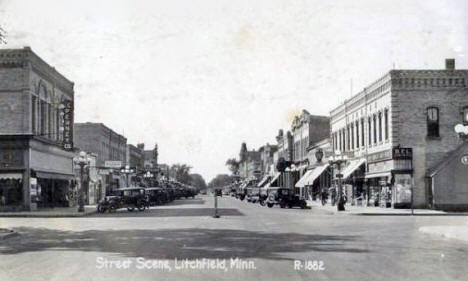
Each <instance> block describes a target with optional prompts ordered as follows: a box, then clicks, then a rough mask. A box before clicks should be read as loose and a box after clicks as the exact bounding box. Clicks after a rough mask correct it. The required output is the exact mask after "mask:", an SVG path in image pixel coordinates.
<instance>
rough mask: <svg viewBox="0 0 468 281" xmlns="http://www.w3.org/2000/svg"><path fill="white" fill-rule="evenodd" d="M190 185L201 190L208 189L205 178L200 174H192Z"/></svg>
mask: <svg viewBox="0 0 468 281" xmlns="http://www.w3.org/2000/svg"><path fill="white" fill-rule="evenodd" d="M190 185H191V186H194V187H196V188H198V189H199V190H203V189H206V182H205V179H204V178H203V177H202V176H201V175H200V174H190Z"/></svg>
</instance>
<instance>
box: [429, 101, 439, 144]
mask: <svg viewBox="0 0 468 281" xmlns="http://www.w3.org/2000/svg"><path fill="white" fill-rule="evenodd" d="M427 136H428V137H439V108H437V107H429V108H427Z"/></svg>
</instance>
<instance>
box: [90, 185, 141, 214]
mask: <svg viewBox="0 0 468 281" xmlns="http://www.w3.org/2000/svg"><path fill="white" fill-rule="evenodd" d="M147 206H148V201H147V200H146V196H145V189H144V188H143V187H124V188H119V189H115V190H114V191H112V193H111V195H110V196H106V197H105V198H104V199H102V200H101V201H100V202H99V204H98V206H97V209H98V212H100V213H104V212H105V211H109V212H115V211H116V210H117V209H121V208H127V210H128V211H129V212H133V211H134V210H135V209H137V210H138V211H140V212H142V211H144V210H145V209H146V207H147Z"/></svg>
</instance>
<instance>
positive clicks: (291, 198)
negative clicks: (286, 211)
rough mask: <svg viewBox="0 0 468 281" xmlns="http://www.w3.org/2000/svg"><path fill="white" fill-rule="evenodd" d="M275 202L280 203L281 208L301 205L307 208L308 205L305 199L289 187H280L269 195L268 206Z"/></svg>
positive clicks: (302, 207)
mask: <svg viewBox="0 0 468 281" xmlns="http://www.w3.org/2000/svg"><path fill="white" fill-rule="evenodd" d="M275 204H278V205H279V206H280V207H281V208H285V207H288V208H292V207H300V208H301V209H305V208H306V206H307V203H306V201H305V199H304V198H302V197H301V196H299V195H297V194H294V192H293V191H292V190H291V189H289V188H278V189H277V190H276V192H272V193H271V194H270V195H269V197H268V201H267V206H268V207H270V208H271V207H273V205H275Z"/></svg>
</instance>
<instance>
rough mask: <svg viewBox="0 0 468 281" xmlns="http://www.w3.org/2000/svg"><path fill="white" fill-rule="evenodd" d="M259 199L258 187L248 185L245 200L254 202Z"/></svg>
mask: <svg viewBox="0 0 468 281" xmlns="http://www.w3.org/2000/svg"><path fill="white" fill-rule="evenodd" d="M259 199H260V188H258V187H248V188H247V202H251V203H256V202H258V201H259Z"/></svg>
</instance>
